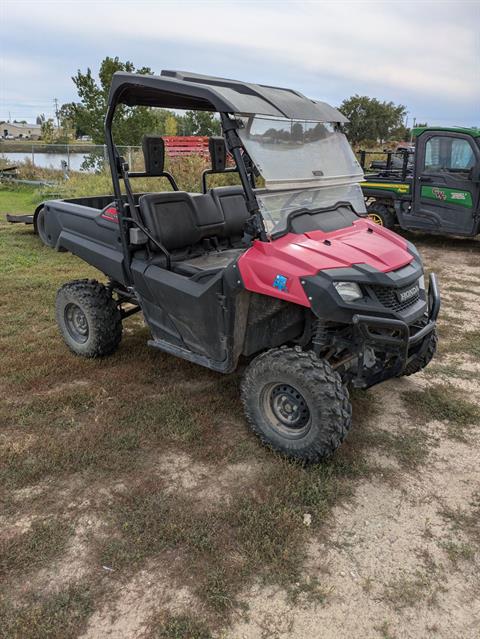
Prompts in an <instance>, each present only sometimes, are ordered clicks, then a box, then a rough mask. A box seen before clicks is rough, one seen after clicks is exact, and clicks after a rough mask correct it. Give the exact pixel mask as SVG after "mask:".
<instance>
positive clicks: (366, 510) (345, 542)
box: [227, 443, 480, 639]
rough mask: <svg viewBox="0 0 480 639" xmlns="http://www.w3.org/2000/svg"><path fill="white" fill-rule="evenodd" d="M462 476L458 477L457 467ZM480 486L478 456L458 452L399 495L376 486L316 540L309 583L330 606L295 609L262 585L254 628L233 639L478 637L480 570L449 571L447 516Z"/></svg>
mask: <svg viewBox="0 0 480 639" xmlns="http://www.w3.org/2000/svg"><path fill="white" fill-rule="evenodd" d="M460 462H461V464H462V467H463V472H462V475H461V476H459V475H458V473H457V469H458V464H459V463H460ZM479 484H480V469H479V468H478V456H477V453H476V451H475V450H472V449H471V448H470V447H469V446H466V445H461V444H455V445H452V444H451V443H448V444H442V445H441V446H440V447H439V448H437V449H436V451H435V453H434V454H433V458H432V459H431V460H430V462H429V465H428V467H425V468H424V469H423V470H422V471H421V472H420V473H419V474H418V476H417V477H414V478H413V477H411V476H409V477H405V478H404V479H403V481H402V486H401V488H394V487H392V486H391V485H388V484H385V483H382V482H379V481H373V482H372V481H368V482H363V483H362V484H361V485H359V486H358V487H357V489H356V492H355V499H354V502H353V503H350V504H346V505H345V506H343V507H341V508H336V509H335V510H334V520H335V524H334V526H333V527H332V528H331V529H330V530H329V531H328V534H327V535H326V537H325V538H324V539H323V541H313V542H312V543H311V546H310V550H309V558H308V560H307V562H306V564H305V567H304V577H305V579H306V580H307V581H308V580H310V581H311V580H317V581H318V582H319V583H320V584H321V586H322V588H323V591H324V592H326V593H328V594H327V595H326V599H325V602H324V603H321V604H318V603H317V604H315V605H313V604H311V603H308V601H307V602H306V601H303V602H300V605H299V604H298V603H297V604H296V605H292V603H291V601H289V598H288V596H287V594H286V593H285V592H283V591H282V590H280V589H273V588H262V587H260V586H258V585H257V586H256V587H254V588H253V589H251V590H250V591H249V592H247V593H245V603H246V604H247V605H248V607H249V612H248V620H247V621H243V620H242V621H239V622H237V623H236V624H235V625H234V626H233V628H232V629H231V630H230V631H229V632H228V633H227V637H228V638H229V639H230V638H231V639H257V638H258V639H261V638H263V637H278V638H279V639H280V638H283V637H290V638H292V639H296V638H297V637H298V638H299V639H300V638H302V639H303V638H305V637H317V636H318V629H319V628H321V629H322V634H321V636H322V639H330V638H331V639H334V638H335V639H338V638H345V639H346V638H347V637H376V636H378V637H382V636H383V637H384V636H386V635H385V633H384V634H382V632H384V630H385V629H386V628H387V627H388V628H389V630H390V634H389V635H388V636H391V637H399V638H400V637H402V638H403V637H408V638H410V637H411V638H412V639H418V637H426V636H429V633H433V636H436V637H445V638H447V637H448V638H451V637H458V638H459V639H460V637H461V638H462V639H474V638H475V637H477V636H478V635H477V630H478V620H479V619H480V602H479V600H478V598H477V597H476V592H477V588H478V575H477V570H478V565H479V563H478V562H479V560H480V557H479V555H478V553H477V552H476V553H475V558H474V559H473V560H471V563H467V562H463V564H462V565H461V566H458V567H457V569H456V570H452V569H451V565H450V563H449V559H448V556H447V554H446V551H445V549H444V547H445V544H446V543H447V542H448V540H449V538H450V537H449V532H448V530H446V529H445V521H444V519H443V517H442V514H441V512H442V509H443V508H444V507H445V506H447V505H449V506H450V507H453V506H454V505H458V504H459V503H469V500H470V499H471V497H472V491H474V490H475V487H478V485H479Z"/></svg>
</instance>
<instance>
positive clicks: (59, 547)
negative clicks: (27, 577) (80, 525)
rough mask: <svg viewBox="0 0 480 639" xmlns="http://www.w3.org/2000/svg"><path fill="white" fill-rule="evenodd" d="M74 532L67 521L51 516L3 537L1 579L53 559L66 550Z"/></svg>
mask: <svg viewBox="0 0 480 639" xmlns="http://www.w3.org/2000/svg"><path fill="white" fill-rule="evenodd" d="M71 532H72V530H71V527H70V526H69V525H68V524H66V523H65V522H64V521H61V520H58V519H51V520H44V521H34V522H33V523H32V526H31V528H30V529H29V530H27V531H26V532H24V533H23V534H17V535H14V536H12V537H10V538H4V539H3V540H0V578H3V579H5V577H6V575H7V574H11V573H12V572H20V571H30V570H33V569H34V568H38V566H39V565H40V564H43V563H47V562H49V561H51V560H52V559H53V558H54V557H56V556H58V555H59V554H60V553H61V552H62V551H63V549H64V548H65V545H66V543H67V540H68V538H69V536H70V535H71Z"/></svg>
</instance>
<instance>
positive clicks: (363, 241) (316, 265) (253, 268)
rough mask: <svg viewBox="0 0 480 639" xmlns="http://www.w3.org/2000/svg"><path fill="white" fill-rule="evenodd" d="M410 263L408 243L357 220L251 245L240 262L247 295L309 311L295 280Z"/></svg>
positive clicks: (376, 226)
mask: <svg viewBox="0 0 480 639" xmlns="http://www.w3.org/2000/svg"><path fill="white" fill-rule="evenodd" d="M412 259H413V256H412V254H411V253H409V252H408V251H407V242H406V241H405V240H404V239H403V238H401V237H400V236H398V235H396V234H395V233H393V232H392V231H389V230H387V229H385V228H382V227H381V226H378V225H376V224H374V223H373V222H370V221H369V220H365V219H361V220H357V221H356V222H354V223H353V225H352V226H348V227H347V228H343V229H339V230H338V231H332V232H330V233H325V232H323V231H311V232H308V233H304V234H299V235H297V234H293V233H288V234H287V235H284V236H283V237H281V238H279V239H278V240H274V241H273V242H259V241H255V242H254V244H253V246H252V247H251V248H250V249H248V251H246V252H245V253H244V254H243V255H242V256H241V258H240V260H239V268H240V272H241V274H242V277H243V281H244V284H245V287H246V288H247V290H250V291H255V292H257V293H263V294H264V295H270V296H273V297H279V298H280V299H285V300H290V301H292V302H296V303H300V304H303V305H304V306H309V305H310V304H309V303H308V300H307V298H306V296H305V293H304V291H303V287H302V286H301V284H300V281H299V278H301V277H306V276H309V275H315V274H316V273H318V271H321V270H326V269H332V268H348V267H350V266H353V265H354V264H368V265H369V266H372V267H373V268H375V269H376V270H378V271H381V272H383V273H386V272H388V271H393V270H396V269H398V268H401V267H402V266H405V265H406V264H409V263H410V262H411V261H412ZM277 275H282V276H284V277H286V278H287V290H286V291H278V289H277V288H274V287H273V282H274V280H275V278H276V276H277Z"/></svg>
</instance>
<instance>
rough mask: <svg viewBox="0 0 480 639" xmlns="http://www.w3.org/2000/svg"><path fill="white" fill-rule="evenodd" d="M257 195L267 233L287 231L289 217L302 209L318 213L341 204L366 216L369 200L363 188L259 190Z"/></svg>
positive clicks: (352, 186) (354, 186)
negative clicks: (367, 201)
mask: <svg viewBox="0 0 480 639" xmlns="http://www.w3.org/2000/svg"><path fill="white" fill-rule="evenodd" d="M255 195H256V197H257V201H258V203H259V206H260V211H261V213H262V216H263V219H264V221H265V228H266V230H267V233H278V232H279V231H283V230H285V229H286V227H287V217H288V215H289V213H292V212H293V211H297V210H298V209H301V208H306V209H308V210H310V211H315V210H318V209H328V208H333V207H334V206H335V205H336V204H338V203H339V202H345V203H348V204H350V205H351V206H352V208H353V210H354V211H355V213H358V214H360V215H362V214H365V213H366V209H365V200H364V198H363V193H362V189H361V187H360V185H359V184H346V185H342V186H334V187H321V188H313V189H291V190H288V191H276V192H275V191H267V190H266V189H256V192H255Z"/></svg>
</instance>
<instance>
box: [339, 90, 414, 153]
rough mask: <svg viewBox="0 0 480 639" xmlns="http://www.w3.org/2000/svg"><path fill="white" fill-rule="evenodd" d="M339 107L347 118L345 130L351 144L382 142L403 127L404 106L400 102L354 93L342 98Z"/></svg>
mask: <svg viewBox="0 0 480 639" xmlns="http://www.w3.org/2000/svg"><path fill="white" fill-rule="evenodd" d="M339 109H340V111H341V112H342V113H343V114H344V115H345V116H346V117H347V118H348V119H349V123H348V124H346V125H345V132H346V134H347V136H348V138H349V140H350V142H351V143H352V144H359V143H360V142H371V143H375V142H380V143H383V142H386V141H387V140H390V139H393V137H394V136H395V135H396V134H398V133H399V129H401V128H404V127H403V121H404V118H405V115H406V108H405V107H404V106H403V105H402V104H394V103H393V102H380V100H377V98H369V97H368V96H360V95H354V96H351V97H350V98H347V99H346V100H344V101H343V102H342V104H341V105H340V106H339Z"/></svg>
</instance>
